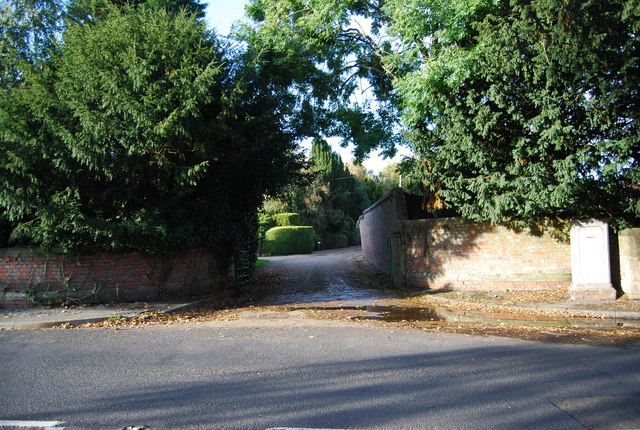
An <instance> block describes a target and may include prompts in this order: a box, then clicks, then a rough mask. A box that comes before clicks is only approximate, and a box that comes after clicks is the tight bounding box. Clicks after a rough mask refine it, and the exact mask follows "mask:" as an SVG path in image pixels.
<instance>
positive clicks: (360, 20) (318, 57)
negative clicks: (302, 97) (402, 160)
mask: <svg viewBox="0 0 640 430" xmlns="http://www.w3.org/2000/svg"><path fill="white" fill-rule="evenodd" d="M249 12H250V15H251V16H252V17H253V18H254V20H256V21H257V22H259V25H258V26H257V27H256V30H255V31H256V35H255V36H254V38H255V40H257V41H258V42H259V43H261V44H262V46H264V47H265V48H264V49H265V50H268V51H269V53H270V58H268V59H267V61H268V62H269V64H273V65H275V66H276V67H280V68H285V69H287V70H289V71H290V73H291V74H292V82H295V83H296V88H297V90H298V91H303V90H305V89H307V90H308V91H307V92H306V93H305V94H306V96H307V99H306V102H307V103H308V104H309V105H311V106H315V107H316V109H317V110H319V111H321V112H322V114H319V115H318V116H319V117H323V116H322V115H326V116H330V117H331V118H333V120H334V121H335V122H334V123H333V128H331V127H327V128H326V130H328V131H327V132H328V133H334V134H336V135H342V136H343V137H345V138H347V139H351V140H352V141H353V142H354V143H355V144H356V145H357V146H356V147H357V151H358V155H360V156H361V155H362V154H365V153H367V152H368V151H369V150H371V149H372V148H374V147H376V146H380V147H382V148H387V149H389V148H392V147H393V145H395V144H397V143H398V142H402V140H403V139H404V140H405V141H408V142H409V143H410V144H411V146H412V147H413V149H414V152H415V154H416V158H415V160H413V161H412V162H411V163H410V166H409V168H408V170H410V171H412V173H413V175H414V176H416V177H419V179H420V180H421V181H422V186H423V190H424V192H425V195H426V198H427V206H428V207H429V208H430V209H432V210H437V209H440V208H445V207H451V206H453V207H455V208H456V209H457V210H458V211H459V212H460V213H461V214H462V215H464V216H467V217H469V218H472V219H482V220H490V221H496V222H497V221H507V220H518V221H520V222H522V223H532V222H535V221H536V220H537V219H539V218H541V217H554V216H560V217H565V218H567V217H580V218H583V217H601V218H608V219H610V220H611V221H612V222H613V224H614V225H617V226H625V225H639V220H640V198H639V197H640V185H639V183H638V179H639V175H640V166H639V165H638V163H639V161H638V160H639V152H640V142H639V140H638V139H640V133H638V131H639V130H638V127H639V125H638V120H639V118H638V116H639V113H640V107H639V104H638V100H640V98H639V97H638V96H639V91H638V88H639V82H640V80H639V79H638V78H639V77H640V76H639V73H640V62H639V61H638V59H639V57H640V38H639V34H638V31H639V30H640V5H638V3H637V1H635V0H613V1H607V2H604V1H601V0H585V1H583V0H447V1H443V0H386V1H368V0H352V1H342V2H335V1H333V0H286V1H282V0H253V1H252V3H251V6H250V9H249ZM367 27H370V28H367ZM300 59H304V60H300ZM357 78H361V79H366V82H367V83H368V85H371V86H372V89H371V91H370V93H369V94H370V95H371V96H372V97H373V96H374V97H375V100H374V101H372V102H370V103H369V104H368V105H366V106H365V105H362V104H360V105H358V104H356V103H354V99H353V98H352V97H353V95H354V94H355V93H357V91H359V88H360V87H358V86H357V85H355V83H354V82H355V81H356V80H357ZM317 81H320V82H321V83H323V84H324V85H325V86H326V87H325V86H323V85H322V84H317ZM305 85H306V86H305ZM327 87H328V90H327V89H326V88H327ZM328 99H331V100H333V103H329V102H327V100H328ZM396 113H397V114H398V116H397V117H396V116H395V114H396ZM396 118H399V119H401V121H399V122H394V119H396ZM399 135H400V136H402V138H399V137H398V136H399ZM405 170H407V168H405Z"/></svg>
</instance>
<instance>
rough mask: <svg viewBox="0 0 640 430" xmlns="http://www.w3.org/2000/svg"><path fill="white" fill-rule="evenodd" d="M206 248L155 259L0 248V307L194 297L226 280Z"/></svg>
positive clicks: (223, 283)
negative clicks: (75, 254)
mask: <svg viewBox="0 0 640 430" xmlns="http://www.w3.org/2000/svg"><path fill="white" fill-rule="evenodd" d="M227 275H228V270H222V269H221V268H220V267H219V266H218V264H217V261H216V258H215V257H214V255H213V254H212V253H211V252H208V251H202V250H196V251H188V252H183V253H179V254H176V255H173V256H171V257H163V258H161V257H155V256H150V255H145V254H141V253H128V254H109V253H97V254H93V255H82V256H70V255H63V254H56V253H52V254H44V253H41V252H39V251H36V250H32V249H21V248H6V249H2V250H0V306H16V305H31V304H34V303H35V304H38V303H43V304H45V303H64V302H69V303H74V302H100V303H108V302H117V301H123V302H124V301H144V300H154V299H158V298H165V297H166V298H175V297H189V296H199V295H204V294H208V293H212V292H215V291H217V290H220V289H222V288H223V287H224V286H225V284H226V283H228V282H229V281H230V280H231V279H232V277H231V278H230V277H229V276H227Z"/></svg>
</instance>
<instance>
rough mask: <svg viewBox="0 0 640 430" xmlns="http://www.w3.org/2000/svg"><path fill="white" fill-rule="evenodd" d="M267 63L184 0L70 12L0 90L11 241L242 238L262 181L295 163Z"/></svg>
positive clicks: (270, 183) (168, 242)
mask: <svg viewBox="0 0 640 430" xmlns="http://www.w3.org/2000/svg"><path fill="white" fill-rule="evenodd" d="M243 55H244V56H243ZM264 73H265V72H264V71H263V70H261V69H259V68H256V67H255V63H254V62H253V60H252V58H251V57H250V56H249V55H248V54H236V53H225V52H223V51H222V48H221V47H220V46H219V45H218V42H217V41H216V39H215V38H214V37H213V35H211V34H210V33H208V32H207V31H206V29H205V27H204V24H203V23H201V22H198V21H196V20H195V19H194V18H193V16H191V15H189V14H187V13H185V12H169V11H167V10H165V9H152V8H130V7H124V8H122V9H120V10H115V11H112V12H111V13H110V14H109V15H108V16H106V17H104V19H100V20H98V21H96V22H94V23H92V24H86V23H85V24H78V23H73V22H70V23H69V24H68V26H67V28H66V29H65V31H64V34H63V42H62V44H61V45H60V47H59V55H56V56H54V57H52V58H51V60H50V61H48V62H47V64H46V67H44V68H43V69H42V71H31V70H25V72H24V85H21V86H20V87H18V88H14V89H10V90H5V91H3V92H1V93H0V139H1V140H2V142H3V145H2V146H1V147H0V210H1V211H4V217H5V218H8V219H9V221H10V222H11V224H12V230H13V233H12V236H11V240H12V243H13V244H28V245H40V246H45V247H52V246H60V247H63V248H64V249H67V250H77V249H81V248H91V247H99V248H102V249H106V250H121V249H133V250H142V251H149V252H164V251H173V250H175V249H183V248H193V247H210V246H214V245H215V246H216V247H218V248H219V249H221V250H222V251H221V252H223V253H224V249H225V246H227V247H229V248H232V249H236V248H238V247H242V248H244V249H251V248H252V247H253V246H255V243H254V242H255V232H254V231H253V230H254V229H255V227H254V226H255V221H256V210H257V207H258V206H259V205H260V203H261V201H262V198H263V195H264V194H265V193H274V192H277V191H278V189H279V188H280V187H281V186H282V185H283V184H284V183H286V181H287V180H288V178H289V177H290V175H291V174H292V172H296V171H297V170H298V169H299V166H300V165H299V160H298V157H297V156H296V155H295V153H294V152H293V151H294V150H295V144H294V141H293V138H292V136H291V134H290V133H288V132H287V130H286V129H285V126H284V125H283V120H282V118H281V117H280V116H279V113H280V112H282V111H284V110H285V108H286V105H285V103H286V101H287V100H286V99H284V98H283V97H280V95H278V94H276V91H275V90H274V89H273V87H272V86H270V85H269V84H268V83H267V82H268V81H265V79H264V75H263V74H264ZM240 196H242V198H239V197H240ZM0 215H2V213H1V212H0ZM225 254H226V255H229V254H230V253H228V252H227V253H225Z"/></svg>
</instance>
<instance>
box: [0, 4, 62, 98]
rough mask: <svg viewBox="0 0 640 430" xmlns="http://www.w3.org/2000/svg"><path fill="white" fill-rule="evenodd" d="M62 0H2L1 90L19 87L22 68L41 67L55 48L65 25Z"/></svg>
mask: <svg viewBox="0 0 640 430" xmlns="http://www.w3.org/2000/svg"><path fill="white" fill-rule="evenodd" d="M62 11H63V7H62V1H60V0H7V1H3V2H2V3H0V89H6V88H11V87H15V86H17V85H18V84H19V83H20V82H21V81H22V74H23V73H22V72H21V70H23V69H25V68H26V69H27V70H28V69H31V68H35V69H38V68H40V67H42V64H43V63H44V62H45V61H46V60H47V59H48V58H49V57H50V55H51V53H52V51H55V47H56V42H57V35H58V34H59V32H60V30H61V28H62Z"/></svg>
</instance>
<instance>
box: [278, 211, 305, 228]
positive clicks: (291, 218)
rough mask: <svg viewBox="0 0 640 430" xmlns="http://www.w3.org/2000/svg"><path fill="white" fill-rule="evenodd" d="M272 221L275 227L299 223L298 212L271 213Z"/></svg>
mask: <svg viewBox="0 0 640 430" xmlns="http://www.w3.org/2000/svg"><path fill="white" fill-rule="evenodd" d="M272 218H273V222H274V223H275V225H276V226H277V227H288V226H296V225H300V214H299V213H278V214H274V215H272Z"/></svg>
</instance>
